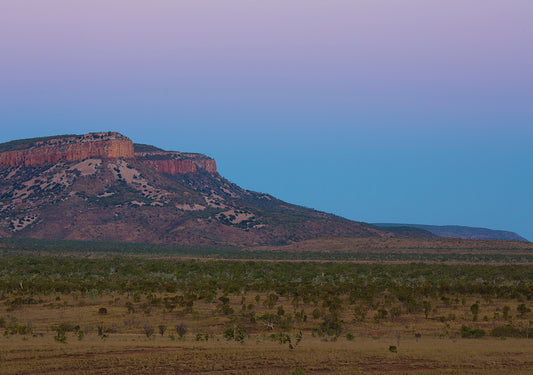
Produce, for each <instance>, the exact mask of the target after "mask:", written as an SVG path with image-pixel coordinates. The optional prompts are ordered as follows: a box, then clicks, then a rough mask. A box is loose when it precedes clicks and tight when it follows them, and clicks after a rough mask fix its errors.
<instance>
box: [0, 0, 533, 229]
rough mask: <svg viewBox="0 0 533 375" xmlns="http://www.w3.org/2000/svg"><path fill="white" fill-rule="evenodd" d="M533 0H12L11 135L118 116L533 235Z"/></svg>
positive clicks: (380, 205) (141, 128)
mask: <svg viewBox="0 0 533 375" xmlns="http://www.w3.org/2000/svg"><path fill="white" fill-rule="evenodd" d="M532 19H533V2H532V1H531V0H508V1H501V0H432V1H428V0H401V1H400V0H357V1H354V0H329V1H325V0H305V1H304V0H269V1H258V0H225V1H220V0H191V1H188V0H185V1H179V0H153V1H144V0H143V1H140V0H113V1H109V0H105V1H104V0H91V1H85V0H78V1H72V0H47V1H42V0H2V1H0V129H1V131H0V142H7V141H10V140H14V139H20V138H29V137H37V136H48V135H56V134H83V133H88V132H96V131H118V132H121V133H122V134H124V135H126V136H128V137H130V138H131V139H132V140H133V141H134V142H137V143H148V144H153V145H155V146H158V147H161V148H164V149H168V150H176V151H188V152H200V153H204V154H206V155H208V156H211V157H213V158H214V159H216V161H217V165H218V169H219V172H220V173H221V174H222V175H223V176H224V177H226V178H227V179H229V180H230V181H232V182H235V183H237V184H238V185H240V186H242V187H244V188H246V189H250V190H255V191H259V192H265V193H270V194H272V195H274V196H276V197H278V198H280V199H283V200H286V201H289V202H291V203H296V204H300V205H304V206H306V207H311V208H315V209H318V210H322V211H327V212H331V213H335V214H338V215H341V216H344V217H347V218H349V219H353V220H357V221H365V222H396V223H418V224H435V225H447V224H456V225H468V226H476V227H487V228H492V229H503V230H510V231H515V232H517V233H519V234H520V235H522V236H524V237H526V238H528V239H529V240H533V197H532V194H531V193H532V190H533V189H532V186H533V167H532V161H533V146H532V145H533V22H531V20H532Z"/></svg>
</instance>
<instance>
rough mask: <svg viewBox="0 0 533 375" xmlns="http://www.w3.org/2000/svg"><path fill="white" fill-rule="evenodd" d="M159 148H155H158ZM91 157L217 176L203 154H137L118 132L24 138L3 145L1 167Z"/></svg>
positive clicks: (175, 172)
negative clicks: (203, 172) (130, 161)
mask: <svg viewBox="0 0 533 375" xmlns="http://www.w3.org/2000/svg"><path fill="white" fill-rule="evenodd" d="M154 149H155V148H154ZM88 158H125V159H137V160H139V161H141V162H143V163H144V164H146V165H149V166H150V167H152V168H154V169H155V170H156V171H157V172H159V173H166V174H171V175H179V174H186V173H195V172H198V171H199V170H204V171H207V172H209V173H216V171H217V167H216V162H215V160H213V159H211V158H208V157H207V156H204V155H201V154H193V153H181V152H167V151H163V150H159V149H155V150H151V151H149V152H135V146H134V144H133V142H132V141H131V140H130V139H129V138H127V137H125V136H123V135H122V134H119V133H116V132H105V133H90V134H85V135H66V136H57V137H47V138H33V139H23V140H19V141H13V142H8V143H4V144H0V168H6V167H14V166H25V167H29V166H39V165H46V164H55V163H58V162H62V161H63V162H72V161H79V160H84V159H88Z"/></svg>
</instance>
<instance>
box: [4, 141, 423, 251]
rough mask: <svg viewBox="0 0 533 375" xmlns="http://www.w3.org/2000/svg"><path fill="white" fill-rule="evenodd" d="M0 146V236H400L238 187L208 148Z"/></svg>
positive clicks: (215, 240) (185, 241) (166, 239)
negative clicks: (208, 153)
mask: <svg viewBox="0 0 533 375" xmlns="http://www.w3.org/2000/svg"><path fill="white" fill-rule="evenodd" d="M0 150H4V151H3V152H2V153H0V236H3V237H31V238H48V239H71V240H91V241H127V242H145V243H168V244H181V245H238V246H243V245H245V246H253V245H268V244H270V245H282V244H288V243H292V242H297V241H302V240H307V239H312V238H317V237H323V236H328V237H339V236H341V237H402V236H406V235H405V234H403V233H402V232H401V231H398V232H397V233H393V232H390V231H386V230H382V229H379V228H376V227H374V226H372V225H368V224H364V223H359V222H354V221H350V220H347V219H343V218H341V217H338V216H335V215H331V214H327V213H323V212H318V211H315V210H312V209H308V208H304V207H300V206H296V205H292V204H289V203H286V202H283V201H280V200H278V199H276V198H274V197H272V196H270V195H268V194H262V193H257V192H252V191H248V190H245V189H242V188H240V187H238V186H237V185H235V184H233V183H231V182H229V181H228V180H226V179H224V178H223V177H221V176H220V175H219V174H218V173H217V172H216V163H215V161H214V160H213V159H211V158H208V157H206V156H204V155H200V154H191V153H180V152H166V151H163V150H161V149H158V148H157V147H153V146H148V145H133V143H132V142H131V140H129V139H128V138H126V137H124V136H122V135H120V134H118V133H112V132H109V133H92V134H87V135H82V136H61V137H47V138H40V139H32V140H29V141H28V140H26V141H24V140H21V141H15V142H10V143H9V144H7V145H6V144H4V145H0ZM30 156H31V157H30ZM413 233H414V235H417V234H418V235H419V236H431V235H430V234H429V233H428V232H426V231H423V230H414V231H411V232H409V234H408V235H409V236H413Z"/></svg>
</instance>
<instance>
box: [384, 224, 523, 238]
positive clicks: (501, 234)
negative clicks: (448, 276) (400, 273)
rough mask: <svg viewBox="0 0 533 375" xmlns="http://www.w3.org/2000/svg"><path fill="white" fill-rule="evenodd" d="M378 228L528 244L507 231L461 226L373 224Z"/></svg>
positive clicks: (446, 236)
mask: <svg viewBox="0 0 533 375" xmlns="http://www.w3.org/2000/svg"><path fill="white" fill-rule="evenodd" d="M374 225H375V226H377V227H379V228H387V227H388V228H392V227H410V228H419V229H424V230H427V231H428V232H431V233H433V234H435V235H437V236H439V237H444V238H462V239H470V240H508V241H522V242H529V241H528V240H527V239H525V238H524V237H522V236H520V235H518V234H516V233H514V232H509V231H504V230H494V229H488V228H477V227H466V226H461V225H426V224H398V223H374Z"/></svg>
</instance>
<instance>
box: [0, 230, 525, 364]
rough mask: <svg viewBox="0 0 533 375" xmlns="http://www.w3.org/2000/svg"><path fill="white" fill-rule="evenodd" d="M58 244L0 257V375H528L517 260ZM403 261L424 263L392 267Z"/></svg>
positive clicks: (10, 249) (429, 251) (520, 258)
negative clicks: (104, 248) (308, 256)
mask: <svg viewBox="0 0 533 375" xmlns="http://www.w3.org/2000/svg"><path fill="white" fill-rule="evenodd" d="M328 241H331V240H328ZM350 241H351V240H350ZM350 241H348V243H350ZM52 245H53V246H52ZM66 245H67V244H65V243H56V244H50V243H43V244H42V246H40V247H39V246H38V247H35V248H34V250H31V249H30V246H28V245H27V244H26V245H24V246H19V245H17V246H19V247H20V249H19V250H20V253H22V254H24V255H17V254H16V249H15V247H16V246H15V245H13V244H11V245H9V246H7V247H4V251H3V252H2V256H1V257H0V293H1V294H0V327H1V329H2V336H1V337H0V373H1V374H35V373H37V372H39V373H43V374H44V373H45V374H70V373H79V374H123V373H127V374H152V373H153V374H385V373H387V374H406V373H416V374H533V344H532V341H531V340H532V339H531V337H532V336H533V313H532V312H531V309H532V307H533V304H532V299H533V267H531V264H529V263H528V262H527V259H529V258H528V257H529V256H530V255H531V251H530V249H529V248H528V246H524V247H522V248H517V249H515V248H513V246H511V245H509V244H508V245H509V246H508V248H503V249H502V250H501V251H498V250H497V249H492V250H491V249H486V248H485V249H477V253H478V256H477V258H476V257H471V255H472V256H473V254H475V253H476V251H474V250H472V251H471V252H469V251H468V250H467V249H464V248H463V249H458V250H457V251H449V252H446V251H442V252H441V253H439V249H438V246H437V249H435V248H428V247H427V246H425V247H418V248H416V249H412V250H406V249H401V247H400V246H398V243H397V247H396V248H392V249H391V248H390V247H389V249H388V250H383V251H382V252H381V255H379V257H378V258H376V259H375V260H373V261H354V260H353V259H352V260H342V259H333V260H332V259H331V256H332V252H320V251H316V250H314V249H313V251H312V252H313V254H314V255H313V256H312V257H311V258H312V259H306V258H305V254H304V256H302V253H301V252H296V253H297V254H299V256H300V259H294V257H295V256H294V253H293V252H288V251H284V250H278V251H273V250H266V249H265V250H261V251H260V250H257V249H256V250H253V251H255V254H252V255H254V257H253V260H251V259H250V258H249V256H250V252H249V251H242V259H237V258H238V251H237V250H235V249H232V250H227V251H226V252H224V250H221V252H220V253H217V254H218V255H217V256H219V257H221V258H224V259H216V258H213V257H212V256H211V255H209V254H211V253H210V251H208V250H206V251H204V252H202V251H199V250H191V249H187V250H186V251H185V250H183V249H182V250H183V251H182V252H176V253H175V254H172V251H170V250H168V249H167V250H166V251H162V252H161V253H158V252H157V251H152V252H149V253H146V252H145V253H143V252H142V249H141V250H139V249H133V250H131V251H129V252H126V253H124V252H122V253H120V252H112V251H98V249H94V244H91V245H90V246H88V247H90V248H91V249H92V250H88V249H87V248H85V247H86V246H85V245H82V244H79V243H78V244H68V245H69V246H71V247H72V249H74V250H72V251H71V252H69V251H67V250H65V249H66V248H68V247H69V246H66ZM389 245H390V243H388V244H387V246H389ZM32 246H35V244H33V245H32ZM113 246H118V245H113ZM343 246H344V247H346V246H348V245H343ZM379 246H381V245H379ZM125 247H126V248H127V246H125ZM140 247H141V248H142V246H140ZM317 247H318V246H317ZM409 247H410V248H412V247H413V246H412V244H410V245H409ZM441 247H442V246H441ZM53 248H55V249H56V250H53ZM117 248H120V246H118V247H117ZM58 249H59V250H58ZM409 251H413V252H416V253H417V254H422V255H423V256H427V257H428V258H427V260H426V261H425V262H424V261H418V262H412V261H409V260H408V258H407V260H403V261H402V260H401V259H400V261H399V262H391V261H390V259H389V258H390V257H391V256H392V254H396V255H394V256H398V254H400V256H401V255H402V254H408V253H409ZM195 252H196V254H197V257H196V259H190V258H194V254H195ZM372 252H374V253H379V252H376V251H375V249H369V250H368V251H366V252H365V250H364V249H362V250H358V251H355V250H354V251H352V252H349V251H346V250H343V251H339V252H337V253H335V252H333V254H341V253H346V254H348V255H349V254H352V255H349V256H353V254H356V253H368V254H370V253H372ZM269 253H270V254H271V256H270V258H269V256H268V254H269ZM435 253H437V254H438V255H439V257H444V258H443V259H440V258H439V259H437V260H436V259H435V258H434V256H435ZM457 253H464V254H466V255H468V256H469V258H468V262H458V261H453V262H448V261H447V260H446V256H452V257H455V255H453V254H457ZM481 253H482V254H485V256H483V257H480V256H479V254H481ZM491 254H492V255H493V256H494V260H498V261H494V262H493V261H491V259H492V258H490V256H492V255H491ZM502 254H503V255H505V254H507V257H506V258H501V256H502ZM258 255H260V256H261V257H262V258H263V259H260V260H258V259H255V258H256V257H257V256H258ZM348 255H347V256H348ZM335 256H336V257H337V258H342V257H341V256H340V255H335ZM185 258H187V259H185ZM228 258H231V259H228ZM487 259H488V260H487ZM501 259H504V260H503V261H501ZM524 260H525V261H524Z"/></svg>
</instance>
